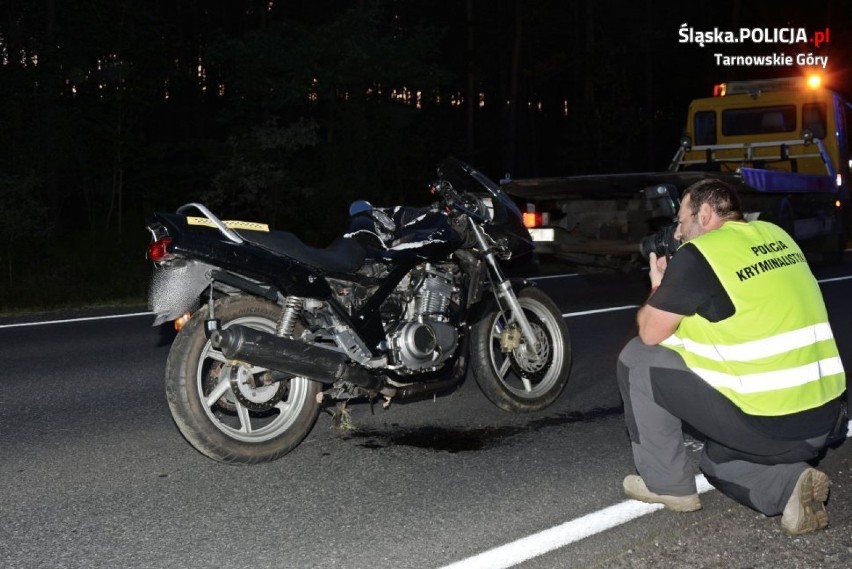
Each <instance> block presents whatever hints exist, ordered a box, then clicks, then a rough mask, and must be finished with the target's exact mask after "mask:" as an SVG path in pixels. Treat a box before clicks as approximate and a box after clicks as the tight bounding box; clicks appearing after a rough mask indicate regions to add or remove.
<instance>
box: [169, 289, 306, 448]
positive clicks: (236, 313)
mask: <svg viewBox="0 0 852 569" xmlns="http://www.w3.org/2000/svg"><path fill="white" fill-rule="evenodd" d="M214 310H215V315H216V318H218V319H219V320H220V321H221V323H222V327H223V328H227V327H229V326H232V325H234V324H240V325H243V326H247V327H249V328H255V329H257V330H262V331H264V332H270V333H274V332H275V328H276V322H277V320H278V317H279V316H280V314H281V307H280V306H278V305H276V304H274V303H271V302H268V301H265V300H261V299H258V298H254V297H247V296H229V297H225V298H223V299H221V300H218V301H217V302H216V306H215V308H214ZM206 318H207V308H206V307H205V308H202V309H201V310H199V311H198V312H197V313H196V314H195V315H193V317H192V318H191V319H190V320H189V322H188V323H187V324H186V325H185V326H184V327H183V328H182V329H181V331H180V332H179V333H178V335H177V337H176V338H175V341H174V343H173V344H172V348H171V351H170V352H169V357H168V360H167V362H166V397H167V399H168V402H169V408H170V409H171V412H172V417H173V418H174V421H175V424H176V425H177V427H178V429H179V430H180V432H181V434H183V436H184V437H185V438H186V440H187V441H189V443H190V444H192V446H194V447H195V448H196V449H197V450H198V451H200V452H201V453H202V454H205V455H206V456H208V457H210V458H212V459H214V460H217V461H220V462H225V463H236V464H252V463H259V462H268V461H272V460H275V459H277V458H280V457H281V456H283V455H285V454H287V453H288V452H290V451H291V450H293V449H294V448H295V447H296V446H297V445H298V444H299V443H300V442H301V441H302V440H303V439H304V438H305V437H306V436H307V434H308V433H309V432H310V430H311V428H312V427H313V425H314V423H315V422H316V419H317V415H318V413H319V404H318V403H317V394H318V393H319V392H320V391H321V389H322V385H321V384H320V383H318V382H315V381H310V380H308V379H307V378H304V377H293V376H288V375H286V374H282V373H279V372H277V371H271V370H267V369H265V368H260V367H257V366H251V365H248V364H245V363H241V362H234V361H231V360H228V359H227V358H226V357H225V356H224V355H223V354H222V353H221V352H220V351H219V350H217V349H215V348H214V347H213V346H212V344H211V343H210V340H208V339H207V337H206V336H205V334H204V320H205V319H206Z"/></svg>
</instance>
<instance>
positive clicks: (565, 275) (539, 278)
mask: <svg viewBox="0 0 852 569" xmlns="http://www.w3.org/2000/svg"><path fill="white" fill-rule="evenodd" d="M579 276H580V275H579V274H577V273H565V274H564V275H544V276H543V277H527V280H528V281H543V280H547V279H564V278H568V277H579Z"/></svg>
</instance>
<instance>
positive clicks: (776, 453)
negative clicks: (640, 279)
mask: <svg viewBox="0 0 852 569" xmlns="http://www.w3.org/2000/svg"><path fill="white" fill-rule="evenodd" d="M675 237H676V238H678V239H680V240H681V241H682V242H683V245H682V246H681V247H680V248H679V249H678V251H677V253H676V254H675V255H674V256H672V257H671V259H668V260H667V259H666V258H665V257H660V258H657V256H656V255H654V254H652V255H651V267H650V278H651V286H652V289H651V290H652V292H651V296H650V297H649V298H648V301H647V303H646V304H645V305H644V306H642V308H640V309H639V312H638V314H637V324H638V326H639V337H638V338H634V339H633V340H631V341H630V342H629V343H628V344H627V345H626V346H625V348H624V349H623V350H622V352H621V355H620V356H619V362H618V370H617V371H618V384H619V389H620V391H621V396H622V398H623V400H624V414H625V420H626V423H627V430H628V433H629V435H630V440H631V443H632V449H633V458H634V462H635V465H636V469H637V471H638V472H639V476H636V475H630V476H627V478H625V479H624V492H625V494H626V495H627V496H628V497H630V498H633V499H636V500H641V501H643V502H649V503H660V504H663V505H664V506H665V507H666V508H667V509H670V510H674V511H679V512H689V511H694V510H698V509H700V508H701V501H700V499H699V497H698V494H697V492H696V487H695V478H694V474H693V472H692V469H691V467H690V465H689V463H688V460H687V455H686V449H685V448H684V444H683V433H682V430H681V425H682V423H681V422H685V423H688V424H689V425H691V426H692V427H693V428H694V429H695V430H697V431H699V432H700V433H702V434H703V435H704V436H705V437H706V441H705V446H704V451H703V455H702V457H701V463H700V468H701V471H702V472H703V473H704V475H705V476H706V477H707V480H708V481H710V483H711V484H712V485H713V486H715V487H716V488H717V489H719V490H720V491H721V492H723V493H725V494H726V495H728V496H729V497H731V498H733V499H734V500H736V501H738V502H740V503H742V504H745V505H746V506H749V507H751V508H753V509H755V510H757V511H759V512H762V513H763V514H765V515H767V516H775V515H779V514H782V518H781V526H782V528H783V529H784V531H786V532H787V533H790V534H800V533H806V532H810V531H814V530H816V529H819V528H823V527H825V526H826V525H827V524H828V515H827V513H826V510H825V502H826V500H827V499H828V491H829V486H830V481H829V479H828V476H826V474H825V473H823V472H821V471H819V470H816V469H815V468H812V467H811V466H809V465H808V461H814V460H815V459H817V458H819V457H820V455H821V453H822V452H823V450H824V449H825V447H826V445H827V444H829V442H830V441H831V440H833V439H835V438H836V437H838V436H842V435H840V433H841V431H842V432H843V433H845V429H846V424H847V423H846V412H845V403H844V399H843V396H844V391H845V389H846V376H845V374H844V371H843V365H842V363H841V361H840V356H839V354H838V350H837V345H836V344H835V341H834V337H833V335H832V332H831V327H830V326H829V323H828V315H827V312H826V308H825V304H824V302H823V299H822V294H821V292H820V290H819V286H818V284H817V282H816V279H815V278H814V276H813V274H812V273H811V271H810V269H809V267H808V264H807V262H806V261H805V258H804V256H803V255H802V252H801V250H800V249H799V247H798V245H796V243H795V242H794V241H793V239H792V238H791V237H790V236H789V235H788V234H787V233H786V232H784V231H783V230H782V229H781V228H779V227H777V226H775V225H772V224H770V223H767V222H762V221H753V222H745V221H743V216H742V208H741V206H740V201H739V197H738V195H737V193H736V191H735V190H734V189H733V188H732V187H731V186H730V185H728V184H726V183H725V182H722V181H720V180H715V179H709V180H702V181H700V182H698V183H696V184H693V185H692V186H690V187H689V188H687V189H686V190H685V191H684V195H683V201H682V203H681V208H680V211H679V214H678V227H677V230H676V231H675Z"/></svg>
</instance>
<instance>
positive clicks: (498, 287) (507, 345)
mask: <svg viewBox="0 0 852 569" xmlns="http://www.w3.org/2000/svg"><path fill="white" fill-rule="evenodd" d="M468 222H469V223H470V229H471V231H472V232H473V235H474V236H475V237H476V242H477V244H478V245H479V250H480V251H482V255H483V257H484V258H485V262H486V264H487V265H488V270H489V272H490V274H491V279H492V281H493V283H494V291H495V293H494V296H495V298H496V299H497V305H498V306H499V307H500V310H501V312H503V314H504V315H507V317H506V323H507V324H510V323H512V322H514V323H515V324H517V325H518V327H519V328H520V329H521V335H522V336H523V339H524V349H525V350H526V353H527V358H528V359H529V360H530V361H536V360H537V359H538V351H539V348H540V346H539V341H538V336H537V335H536V333H535V331H534V330H533V328H532V326H531V325H530V321H529V319H527V315H526V313H525V312H524V310H523V308H521V303H520V302H518V297H517V296H515V291H514V290H512V283H511V282H510V281H509V279H507V278H506V276H505V275H504V274H503V270H502V269H501V268H500V264H499V263H498V262H497V256H496V255H495V254H494V247H493V246H492V244H491V243H489V242H488V239H486V236H485V232H484V231H483V230H482V228H481V227H479V225H478V224H477V223H476V222H474V221H473V220H472V219H470V218H468ZM509 316H511V318H510V317H509ZM506 334H507V331H504V332H503V335H504V336H506ZM500 344H501V347H502V348H503V350H504V351H507V352H508V351H511V341H510V340H508V339H507V338H505V337H504V338H501V342H500Z"/></svg>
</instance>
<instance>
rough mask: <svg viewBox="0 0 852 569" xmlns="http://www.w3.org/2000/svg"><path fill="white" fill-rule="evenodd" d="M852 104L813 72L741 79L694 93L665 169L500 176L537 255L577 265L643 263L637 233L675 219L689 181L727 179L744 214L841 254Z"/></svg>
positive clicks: (848, 217)
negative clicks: (695, 96) (698, 95)
mask: <svg viewBox="0 0 852 569" xmlns="http://www.w3.org/2000/svg"><path fill="white" fill-rule="evenodd" d="M850 120H852V106H850V104H849V103H848V102H846V101H845V100H844V99H843V98H842V97H840V95H838V94H837V93H835V92H834V91H832V90H830V89H828V88H825V87H824V86H822V85H821V83H820V80H819V78H818V77H817V76H811V77H807V78H805V77H795V78H783V79H774V80H760V81H739V82H729V83H722V84H719V85H716V86H714V92H713V96H712V97H707V98H699V99H695V100H693V101H692V102H691V103H690V105H689V110H688V113H687V121H686V127H685V129H684V136H683V137H682V139H681V140H680V144H679V146H678V148H677V151H676V152H675V155H674V157H673V159H672V160H671V163H670V164H669V167H668V168H667V169H666V170H665V171H661V172H644V173H632V174H604V175H587V176H570V177H557V178H530V179H517V180H511V179H505V180H503V184H504V189H505V190H506V192H507V193H508V194H509V195H511V196H513V197H514V198H515V200H516V201H517V202H518V203H519V205H520V206H521V209H522V210H523V211H525V212H526V213H525V217H524V219H525V223H526V224H527V227H528V228H530V231H531V233H532V234H533V238H534V239H535V241H536V250H537V252H538V253H539V254H541V255H552V256H553V257H556V258H558V259H561V260H564V261H568V262H571V263H573V264H575V265H577V266H578V268H580V269H582V268H610V269H628V268H631V267H636V266H639V265H640V264H644V262H643V261H642V257H643V255H642V254H641V252H640V247H639V245H640V243H641V242H642V241H643V239H645V240H646V239H647V236H648V235H653V234H655V233H657V232H659V231H660V230H661V229H662V228H664V227H666V226H668V225H671V224H672V223H674V221H673V218H674V215H675V214H676V210H677V206H678V199H679V195H680V193H681V192H682V191H683V189H684V188H686V187H687V186H689V185H690V184H692V183H694V182H696V181H698V180H701V179H704V178H707V177H716V178H720V179H724V180H726V181H728V182H729V183H731V184H732V185H734V186H735V187H736V188H737V189H738V191H739V193H740V195H741V198H742V201H743V208H744V210H745V214H746V218H747V219H749V220H752V219H764V220H767V221H771V222H773V223H776V224H778V225H780V226H781V227H783V228H784V229H785V230H786V231H787V232H788V233H790V235H791V236H792V237H793V238H794V239H795V240H796V241H797V242H798V243H799V244H800V245H801V246H802V248H803V250H804V251H805V252H806V254H808V255H809V259H812V260H814V261H818V260H822V261H823V262H825V263H827V264H833V263H839V262H840V261H841V260H842V257H843V251H844V250H845V248H846V244H847V239H848V238H849V234H848V232H849V228H850V227H852V205H851V204H850V192H849V176H850V166H852V164H850V158H852V156H850V128H851V127H852V125H850Z"/></svg>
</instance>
